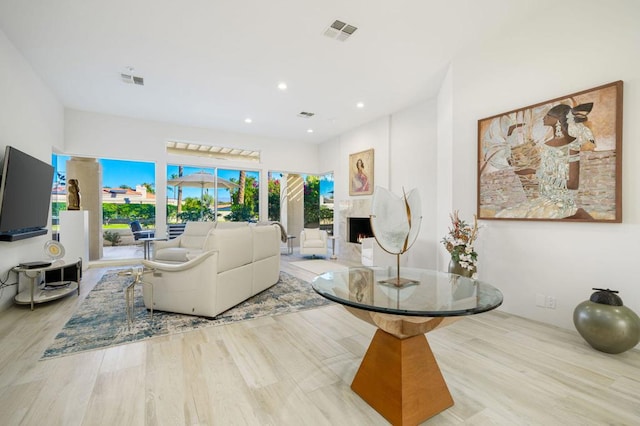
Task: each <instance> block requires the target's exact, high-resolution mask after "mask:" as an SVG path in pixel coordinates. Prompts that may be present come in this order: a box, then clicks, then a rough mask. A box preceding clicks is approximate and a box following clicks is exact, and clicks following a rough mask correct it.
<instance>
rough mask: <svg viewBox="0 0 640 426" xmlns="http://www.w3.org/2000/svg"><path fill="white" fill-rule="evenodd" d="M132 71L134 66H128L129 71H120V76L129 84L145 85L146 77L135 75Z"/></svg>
mask: <svg viewBox="0 0 640 426" xmlns="http://www.w3.org/2000/svg"><path fill="white" fill-rule="evenodd" d="M131 71H133V68H128V69H127V72H123V73H120V78H122V81H124V82H125V83H129V84H137V85H138V86H144V78H142V77H138V76H135V75H133V73H132V72H131Z"/></svg>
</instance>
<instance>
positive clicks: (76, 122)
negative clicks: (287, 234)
mask: <svg viewBox="0 0 640 426" xmlns="http://www.w3.org/2000/svg"><path fill="white" fill-rule="evenodd" d="M64 134H65V151H64V152H65V153H66V154H70V155H77V156H87V157H101V158H113V159H126V160H135V161H149V162H154V163H155V164H156V182H155V187H156V200H157V205H156V209H157V210H158V211H165V209H166V184H165V183H166V180H167V176H166V168H167V164H184V165H192V166H203V167H223V168H231V169H234V168H235V169H244V170H255V171H259V172H261V174H260V180H261V181H260V185H261V187H263V188H266V187H267V177H268V176H267V174H268V172H269V171H287V172H303V173H319V172H320V170H319V169H318V145H313V144H308V143H303V142H302V143H292V142H290V141H288V142H281V141H277V140H273V139H266V138H259V137H254V136H249V135H242V134H238V133H229V132H225V131H222V130H216V129H205V128H196V127H186V126H179V125H175V124H170V123H161V122H155V121H147V120H139V119H134V118H126V117H117V116H113V115H107V114H99V113H93V112H86V111H77V110H72V109H67V110H66V111H65V125H64ZM167 141H183V142H193V143H198V144H205V145H214V146H222V147H232V148H234V147H237V148H243V149H249V150H257V151H260V157H261V161H260V163H248V162H237V161H236V162H234V161H225V160H215V159H210V158H202V157H195V156H179V155H168V154H167V153H166V142H167ZM267 203H268V198H267V192H266V191H261V198H260V213H261V216H262V217H264V218H265V219H266V217H267ZM164 227H165V223H164V222H163V221H162V219H161V218H160V216H158V218H157V221H156V229H157V231H158V233H159V234H161V233H162V232H164V229H165V228H164Z"/></svg>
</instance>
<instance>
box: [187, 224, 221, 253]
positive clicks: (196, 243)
mask: <svg viewBox="0 0 640 426" xmlns="http://www.w3.org/2000/svg"><path fill="white" fill-rule="evenodd" d="M214 226H215V222H188V223H187V226H186V227H185V229H184V233H183V234H182V235H181V236H180V247H187V248H197V249H199V250H202V248H203V246H204V243H205V241H206V239H207V235H208V234H209V231H211V229H213V227H214Z"/></svg>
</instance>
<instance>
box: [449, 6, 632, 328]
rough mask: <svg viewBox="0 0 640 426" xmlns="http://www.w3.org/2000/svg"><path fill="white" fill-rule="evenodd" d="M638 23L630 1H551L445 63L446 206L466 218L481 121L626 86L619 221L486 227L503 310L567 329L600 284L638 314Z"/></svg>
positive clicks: (485, 269) (490, 275)
mask: <svg viewBox="0 0 640 426" xmlns="http://www.w3.org/2000/svg"><path fill="white" fill-rule="evenodd" d="M639 18H640V5H639V4H638V3H637V2H636V1H632V0H630V1H616V2H610V3H604V2H602V3H601V2H587V3H586V4H585V2H578V1H563V2H557V3H556V4H555V6H554V8H553V10H548V11H543V10H541V11H540V12H539V13H537V15H536V16H523V17H521V19H520V20H519V21H518V26H517V27H514V28H512V29H511V31H508V32H507V33H505V34H503V36H502V37H500V38H499V39H496V40H494V41H493V42H490V43H486V44H483V45H482V46H475V47H474V48H473V49H469V50H467V51H466V52H465V53H463V54H460V55H458V56H457V57H456V59H455V60H454V61H453V63H452V77H451V78H452V84H453V91H452V93H451V98H450V99H449V100H448V102H447V103H450V104H451V105H453V121H452V123H451V128H452V133H453V138H452V140H453V152H454V153H455V158H454V160H453V163H452V164H453V173H452V175H453V205H454V206H455V208H458V209H460V210H461V211H464V212H468V213H469V214H468V216H470V215H471V212H474V211H475V208H476V201H477V197H476V182H477V180H476V179H477V177H476V174H477V121H478V119H482V118H484V117H488V116H492V115H495V114H499V113H501V112H506V111H510V110H513V109H516V108H520V107H524V106H527V105H531V104H534V103H538V102H543V101H545V100H548V99H552V98H556V97H560V96H563V95H567V94H570V93H574V92H577V91H580V90H584V89H589V88H591V87H595V86H599V85H601V84H605V83H609V82H613V81H616V80H623V81H624V120H623V125H624V130H623V147H624V148H623V152H624V158H623V195H622V196H623V221H624V223H622V224H597V223H549V222H518V221H484V224H485V225H486V226H487V227H486V228H485V229H483V230H482V231H481V235H480V241H481V245H480V247H479V257H480V264H479V275H480V278H481V279H482V280H486V281H488V282H490V283H492V284H494V285H496V286H497V287H498V288H500V289H501V290H502V291H503V293H504V304H503V306H502V309H503V310H505V311H507V312H511V313H514V314H517V315H522V316H524V317H527V318H532V319H535V320H540V321H544V322H548V323H551V324H555V325H558V326H561V327H565V328H569V329H573V322H572V312H573V309H574V307H575V306H576V305H577V304H578V303H580V302H581V301H583V300H585V299H588V297H589V295H590V294H591V293H592V290H591V288H592V287H603V288H611V289H616V290H619V291H620V296H621V297H622V299H623V300H624V302H625V304H626V305H627V306H629V307H630V308H631V309H633V310H634V311H636V312H637V313H640V285H639V283H638V278H637V277H636V272H637V271H636V268H635V263H636V262H637V260H636V256H637V253H639V252H640V226H639V222H640V211H639V208H640V199H639V194H638V191H637V189H636V184H637V182H640V172H639V168H638V167H637V163H638V160H639V159H640V144H638V140H640V121H638V120H637V118H636V117H638V116H639V114H640V57H639V56H638V55H637V54H636V53H637V51H638V46H640V30H638V28H639V27H638V24H637V22H638V19H639ZM444 113H445V114H446V111H445V112H444ZM447 143H448V142H447V141H446V140H443V141H442V146H443V147H444V149H446V144H447ZM444 232H446V229H441V233H442V234H444ZM536 294H543V295H550V296H555V297H556V298H557V309H555V310H552V309H545V308H539V307H536V306H535V297H536Z"/></svg>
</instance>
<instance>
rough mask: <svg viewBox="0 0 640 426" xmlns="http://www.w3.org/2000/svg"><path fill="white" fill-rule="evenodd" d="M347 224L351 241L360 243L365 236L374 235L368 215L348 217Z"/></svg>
mask: <svg viewBox="0 0 640 426" xmlns="http://www.w3.org/2000/svg"><path fill="white" fill-rule="evenodd" d="M347 225H348V232H349V242H350V243H358V244H360V243H362V239H363V238H370V237H373V231H372V230H371V221H370V220H369V218H368V217H348V218H347Z"/></svg>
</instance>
